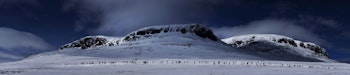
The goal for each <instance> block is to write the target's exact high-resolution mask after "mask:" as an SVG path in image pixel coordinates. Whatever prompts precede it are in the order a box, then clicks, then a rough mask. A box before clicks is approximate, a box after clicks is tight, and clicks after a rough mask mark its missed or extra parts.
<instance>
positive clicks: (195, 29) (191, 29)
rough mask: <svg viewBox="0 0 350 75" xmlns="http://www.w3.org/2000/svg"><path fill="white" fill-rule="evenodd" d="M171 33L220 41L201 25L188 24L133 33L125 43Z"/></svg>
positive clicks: (154, 27) (127, 37) (146, 29)
mask: <svg viewBox="0 0 350 75" xmlns="http://www.w3.org/2000/svg"><path fill="white" fill-rule="evenodd" d="M170 32H178V33H182V34H187V33H188V34H195V35H197V36H199V37H202V38H208V39H210V40H213V41H218V39H217V37H216V36H215V35H214V34H213V32H212V31H211V30H210V29H209V28H206V27H204V26H203V25H199V24H188V25H167V26H153V27H146V28H143V29H140V30H137V31H135V32H132V33H130V34H128V35H127V36H125V38H124V39H123V40H125V41H134V40H137V39H138V38H141V37H145V38H147V37H149V35H152V34H160V33H163V34H166V33H170Z"/></svg>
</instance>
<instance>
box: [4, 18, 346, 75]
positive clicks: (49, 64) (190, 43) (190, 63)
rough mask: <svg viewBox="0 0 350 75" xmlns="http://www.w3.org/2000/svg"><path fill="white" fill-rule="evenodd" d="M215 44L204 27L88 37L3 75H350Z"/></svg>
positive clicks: (340, 66) (11, 66)
mask: <svg viewBox="0 0 350 75" xmlns="http://www.w3.org/2000/svg"><path fill="white" fill-rule="evenodd" d="M215 39H217V38H216V37H215V35H212V32H211V30H210V29H207V28H206V27H203V26H200V25H188V26H183V25H174V26H163V27H160V26H155V27H147V28H143V29H140V30H137V31H134V32H132V33H130V34H128V35H126V36H124V37H122V38H113V37H106V36H88V37H85V38H82V39H80V40H77V41H74V42H72V43H68V44H66V45H64V46H63V47H61V49H59V50H56V51H53V52H46V53H41V54H38V55H34V56H31V57H29V58H27V59H25V60H21V61H17V62H9V63H2V64H0V74H9V75H12V74H14V75H72V74H74V75H184V74H185V75H235V74H237V75H282V74H283V75H350V65H349V64H345V63H330V62H305V61H309V60H302V61H304V62H296V61H295V60H296V59H299V58H298V55H294V56H290V57H292V58H284V57H279V56H275V57H273V58H279V59H270V58H271V57H261V56H260V55H259V52H251V51H247V50H245V49H241V48H236V47H232V46H231V45H228V44H226V43H224V42H222V41H220V40H215ZM283 47H284V46H283ZM268 54H273V53H268ZM303 58H305V57H303ZM281 59H291V60H290V61H279V60H281ZM301 59H302V58H301Z"/></svg>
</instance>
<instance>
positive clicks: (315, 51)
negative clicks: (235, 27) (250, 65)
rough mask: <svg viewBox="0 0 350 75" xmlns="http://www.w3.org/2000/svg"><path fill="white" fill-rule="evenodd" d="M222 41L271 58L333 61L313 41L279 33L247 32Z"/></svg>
mask: <svg viewBox="0 0 350 75" xmlns="http://www.w3.org/2000/svg"><path fill="white" fill-rule="evenodd" d="M223 41H224V42H225V43H227V44H230V45H231V46H233V47H236V48H240V49H245V50H248V51H254V52H258V54H259V55H260V56H263V57H269V58H272V59H276V57H282V58H285V59H281V60H288V58H290V59H299V60H301V61H305V60H310V59H311V60H315V61H317V60H318V61H328V62H333V61H334V60H331V59H329V58H328V54H327V53H326V50H325V49H324V48H321V47H320V46H318V45H316V44H314V43H310V42H302V41H299V40H294V39H292V38H290V37H286V36H281V35H274V34H249V35H240V36H234V37H230V38H226V39H223ZM293 56H294V57H293ZM277 59H278V58H277Z"/></svg>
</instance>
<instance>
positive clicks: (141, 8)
mask: <svg viewBox="0 0 350 75" xmlns="http://www.w3.org/2000/svg"><path fill="white" fill-rule="evenodd" d="M224 1H226V0H218V1H217V0H147V1H144V0H73V1H70V2H68V3H67V5H66V7H65V9H64V10H69V8H70V7H72V8H74V7H78V8H79V9H80V10H81V11H78V12H79V14H87V15H90V16H91V12H95V13H99V14H95V15H100V16H102V17H97V18H100V19H98V20H101V21H100V22H101V25H99V27H98V28H97V29H96V30H95V31H96V32H98V33H114V35H125V34H127V33H129V32H131V31H134V30H136V29H139V28H142V27H146V26H151V25H164V24H185V23H205V22H207V21H206V20H208V19H210V18H209V16H210V15H212V14H213V11H214V10H213V9H212V7H210V6H213V5H215V4H218V3H220V2H224ZM227 1H228V0H227ZM231 2H232V1H231ZM232 3H234V2H232ZM236 4H237V3H236ZM89 12H90V13H89ZM85 16H86V15H82V16H81V18H82V20H91V19H86V18H92V17H85ZM79 22H80V21H79ZM78 24H79V23H78ZM77 27H80V28H81V27H82V26H81V25H80V26H77Z"/></svg>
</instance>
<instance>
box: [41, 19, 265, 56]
mask: <svg viewBox="0 0 350 75" xmlns="http://www.w3.org/2000/svg"><path fill="white" fill-rule="evenodd" d="M58 54H64V55H68V56H88V57H105V58H145V59H150V58H181V59H191V58H196V59H197V58H204V59H254V60H257V59H261V60H262V59H264V58H260V57H257V56H254V55H249V54H246V53H242V52H240V51H239V50H235V48H233V47H230V46H228V45H227V44H225V43H223V42H222V41H219V40H218V38H217V37H216V36H215V35H214V34H213V32H212V31H211V30H210V29H209V28H207V27H205V26H202V25H197V24H187V25H165V26H153V27H146V28H142V29H139V30H136V31H134V32H131V33H130V34H128V35H126V36H124V37H122V38H113V37H106V36H87V37H84V38H82V39H80V40H77V41H74V42H72V43H68V44H66V45H64V46H62V47H61V48H60V50H59V51H55V52H50V53H46V54H45V53H44V54H40V55H37V56H35V57H40V56H41V57H45V56H52V55H58Z"/></svg>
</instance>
